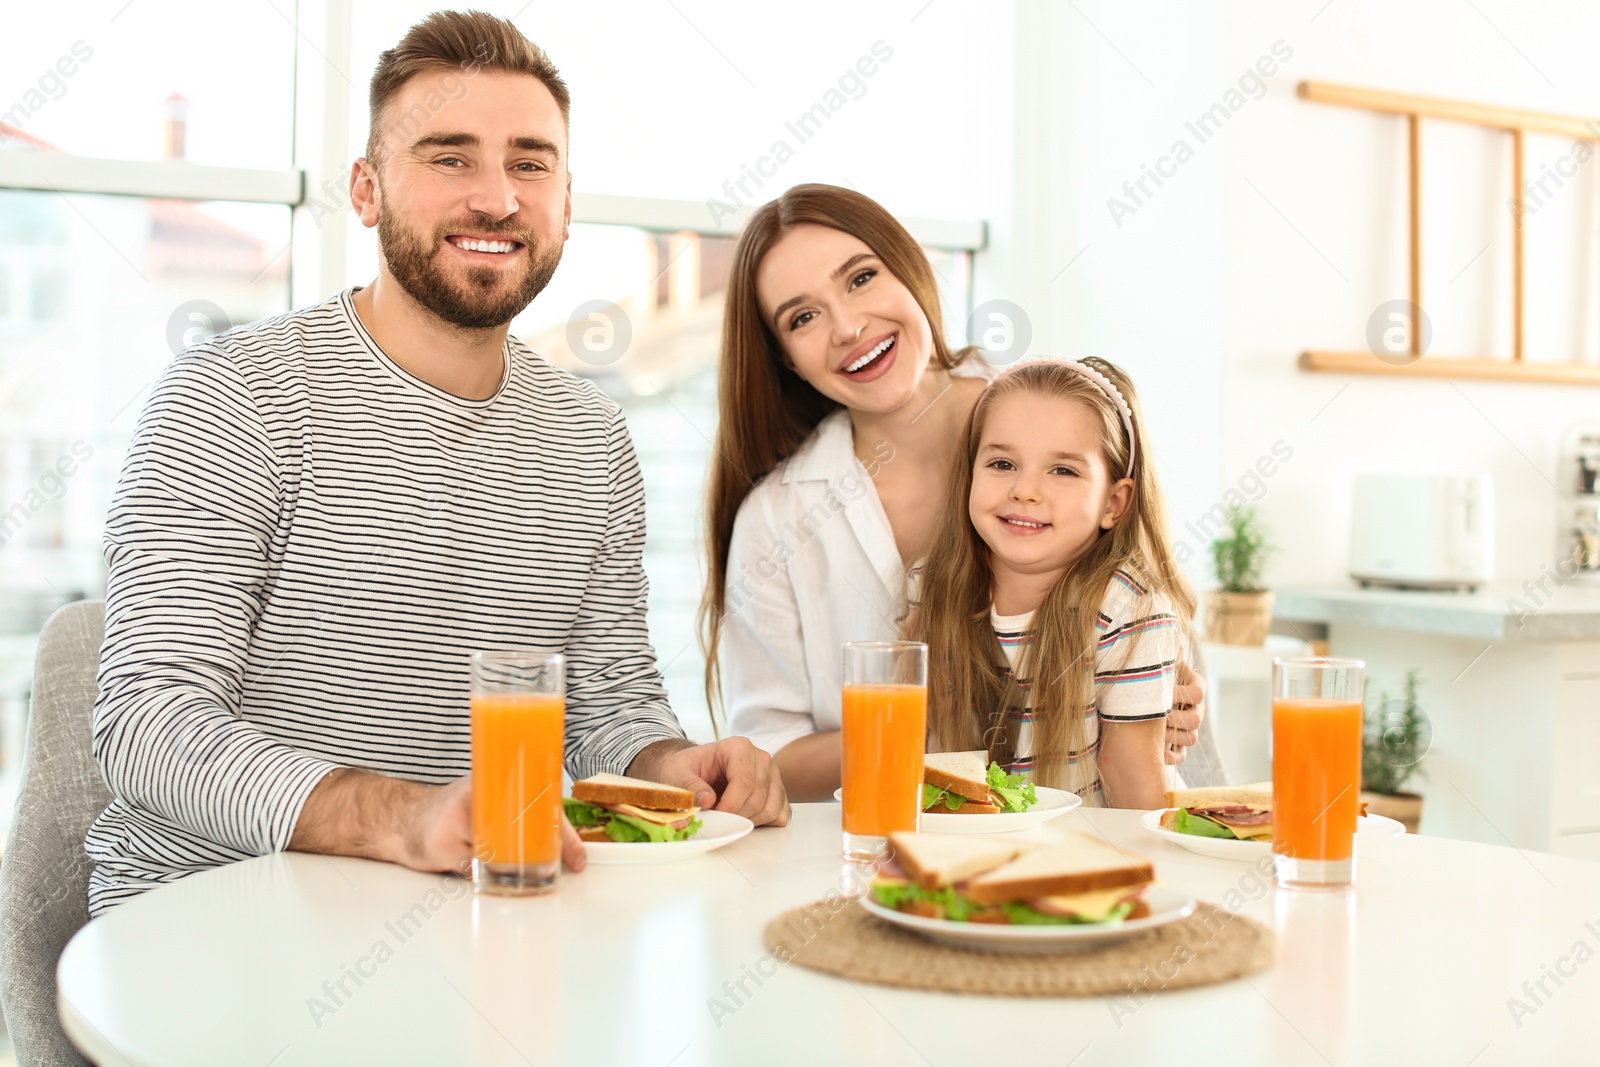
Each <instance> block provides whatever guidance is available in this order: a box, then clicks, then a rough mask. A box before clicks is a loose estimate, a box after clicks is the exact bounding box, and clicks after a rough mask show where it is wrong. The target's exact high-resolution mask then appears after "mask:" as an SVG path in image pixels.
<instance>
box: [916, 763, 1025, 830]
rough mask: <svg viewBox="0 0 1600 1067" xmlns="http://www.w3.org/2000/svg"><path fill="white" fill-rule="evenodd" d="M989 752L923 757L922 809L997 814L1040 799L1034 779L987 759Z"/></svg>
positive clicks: (935, 811)
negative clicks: (1002, 768) (1034, 788)
mask: <svg viewBox="0 0 1600 1067" xmlns="http://www.w3.org/2000/svg"><path fill="white" fill-rule="evenodd" d="M988 755H989V754H988V753H987V752H985V751H983V750H982V749H978V750H976V751H973V752H930V753H928V754H927V755H926V756H924V757H923V760H922V810H923V811H926V812H931V813H934V814H939V815H946V814H954V815H999V814H1001V813H1002V812H1005V813H1013V812H1018V811H1026V810H1027V809H1028V808H1029V807H1031V806H1032V805H1034V804H1037V803H1038V802H1039V797H1038V795H1037V794H1036V793H1035V792H1034V790H1033V783H1032V782H1030V781H1028V780H1027V778H1025V777H1024V776H1022V775H1020V774H1007V773H1006V772H1005V771H1003V770H1001V769H1000V764H998V763H989V764H988V769H987V770H986V769H985V767H984V764H985V763H986V762H987V759H988Z"/></svg>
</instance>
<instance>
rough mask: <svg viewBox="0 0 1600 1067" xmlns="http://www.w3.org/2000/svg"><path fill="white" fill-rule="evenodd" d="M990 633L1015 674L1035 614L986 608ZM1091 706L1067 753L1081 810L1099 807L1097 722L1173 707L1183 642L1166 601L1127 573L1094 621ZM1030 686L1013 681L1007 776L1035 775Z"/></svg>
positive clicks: (1155, 715) (1110, 586) (1070, 783)
mask: <svg viewBox="0 0 1600 1067" xmlns="http://www.w3.org/2000/svg"><path fill="white" fill-rule="evenodd" d="M989 621H990V623H991V625H992V626H993V627H994V632H995V638H996V640H998V641H999V642H1000V650H1001V651H1002V652H1004V653H1005V657H1006V663H1007V664H1008V665H1009V668H1010V670H1011V671H1013V672H1014V671H1016V669H1017V664H1018V663H1019V662H1020V661H1021V660H1022V653H1023V651H1024V650H1025V649H1027V648H1031V647H1032V646H1033V644H1034V641H1035V639H1036V637H1037V634H1036V631H1034V630H1033V628H1032V627H1033V612H1028V613H1026V614H1023V615H1001V614H999V613H997V612H995V611H994V609H993V608H992V607H991V609H990V613H989ZM1095 631H1096V633H1097V634H1098V637H1097V639H1096V644H1095V655H1094V700H1093V702H1092V703H1091V704H1090V705H1089V706H1088V707H1087V708H1085V709H1084V712H1083V747H1082V748H1080V749H1078V750H1076V751H1073V752H1069V753H1067V754H1066V762H1067V786H1066V788H1068V789H1070V790H1071V791H1072V792H1074V793H1077V794H1078V795H1079V796H1081V797H1083V798H1084V803H1086V804H1090V805H1095V806H1100V805H1103V804H1104V800H1103V798H1102V793H1101V789H1102V787H1101V782H1100V769H1099V759H1098V756H1099V751H1100V724H1101V723H1102V722H1139V721H1142V720H1145V719H1159V718H1164V717H1166V714H1167V712H1168V711H1169V710H1170V709H1171V708H1172V690H1173V686H1174V684H1175V682H1176V677H1177V675H1176V672H1177V661H1178V654H1179V648H1180V644H1181V641H1182V635H1181V631H1180V629H1179V626H1178V619H1177V616H1176V615H1174V614H1173V611H1172V604H1171V602H1170V601H1169V600H1168V599H1167V598H1166V597H1165V596H1162V595H1161V594H1159V593H1151V592H1149V591H1147V590H1146V589H1145V588H1144V586H1143V585H1141V584H1140V583H1138V582H1137V581H1135V580H1134V578H1133V576H1132V575H1130V574H1128V573H1127V572H1126V571H1121V570H1119V571H1117V572H1116V573H1115V574H1113V575H1112V578H1111V581H1110V582H1109V583H1107V586H1106V593H1105V596H1104V598H1103V599H1102V600H1101V602H1100V610H1099V614H1098V616H1097V617H1096V619H1095ZM1031 688H1032V679H1031V678H1022V679H1018V681H1017V694H1018V696H1019V697H1020V698H1021V699H1020V701H1019V704H1018V705H1017V706H1015V707H1012V708H1011V709H1009V715H1010V717H1011V720H1012V722H1013V724H1014V725H1015V727H1016V737H1017V746H1016V757H1015V759H1014V760H1013V761H1012V763H1011V766H1010V767H1008V768H1007V771H1008V772H1009V773H1011V774H1026V775H1028V776H1030V777H1031V776H1032V775H1033V772H1034V770H1035V768H1037V766H1038V763H1039V759H1038V755H1039V754H1038V753H1037V752H1036V751H1035V750H1034V745H1033V698H1032V693H1031Z"/></svg>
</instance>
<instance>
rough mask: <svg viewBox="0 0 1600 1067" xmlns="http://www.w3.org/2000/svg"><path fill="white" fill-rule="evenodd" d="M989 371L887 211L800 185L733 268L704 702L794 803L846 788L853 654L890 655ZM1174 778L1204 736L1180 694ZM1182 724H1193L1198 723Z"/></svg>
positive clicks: (1182, 690)
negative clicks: (862, 650)
mask: <svg viewBox="0 0 1600 1067" xmlns="http://www.w3.org/2000/svg"><path fill="white" fill-rule="evenodd" d="M992 374H993V371H992V370H991V369H990V368H989V365H988V364H987V363H985V362H984V361H983V359H982V358H981V357H980V356H979V355H978V354H977V350H976V349H974V348H966V349H962V350H960V351H952V350H951V349H950V348H949V347H948V346H947V345H946V344H945V341H944V333H943V328H942V324H941V321H940V314H939V298H938V289H937V287H936V286H935V284H934V278H933V269H932V267H931V266H930V265H929V263H928V260H927V257H926V256H925V255H924V253H923V251H922V249H921V247H920V246H918V245H917V243H916V241H915V240H913V239H912V237H911V235H910V234H909V233H907V232H906V230H905V228H904V227H903V226H901V225H900V224H899V223H898V222H896V221H895V219H894V217H893V216H891V215H890V214H889V213H888V212H887V211H885V210H884V209H883V207H881V206H880V205H879V204H877V203H876V202H875V201H873V200H871V199H869V198H867V197H865V196H862V195H861V194H859V193H856V192H852V191H850V190H848V189H840V188H837V187H834V186H828V185H800V186H796V187H795V188H793V189H790V190H789V191H788V192H787V193H784V194H783V195H782V196H781V197H779V198H778V199H777V200H775V201H773V202H772V203H769V204H767V205H765V206H763V207H762V208H760V209H759V210H758V211H757V212H756V213H755V214H754V215H753V216H752V217H751V220H750V222H749V224H748V225H747V226H746V227H745V230H744V233H743V234H742V235H741V236H740V238H739V244H738V248H737V249H736V250H735V252H734V261H733V268H732V275H731V277H730V279H729V283H728V295H727V306H726V313H725V315H724V319H723V327H722V364H721V370H720V379H719V383H718V405H719V409H720V421H719V424H718V428H717V440H716V448H715V451H714V455H713V457H712V468H711V477H710V482H709V500H708V510H707V523H706V534H707V541H708V550H709V551H708V554H709V559H710V567H709V574H708V578H707V589H706V595H705V598H704V602H703V605H702V617H703V620H704V622H705V635H704V636H705V640H706V649H707V657H706V695H707V699H708V700H711V701H712V702H713V706H714V705H715V702H716V700H717V698H718V696H719V695H720V690H721V689H722V686H723V684H724V683H725V684H726V688H727V698H728V699H727V702H726V706H727V709H728V718H729V725H730V728H731V729H732V731H733V732H734V733H738V734H744V735H746V736H748V737H750V739H751V740H752V741H753V742H754V743H755V744H756V745H757V746H759V747H761V748H764V749H766V750H767V751H768V752H770V753H772V755H773V757H774V761H775V763H776V765H777V767H778V769H779V772H780V774H781V775H782V776H783V781H784V784H785V786H786V787H787V788H788V791H789V796H790V799H792V800H795V801H805V800H821V799H825V798H827V797H829V796H831V795H832V793H833V791H834V789H836V788H837V787H838V785H839V781H840V769H839V760H840V744H839V727H840V720H839V709H840V696H839V687H840V683H841V659H842V657H841V654H840V646H841V645H842V644H843V643H844V642H845V641H857V640H891V639H893V638H894V637H895V636H896V633H897V630H898V621H899V619H900V616H901V607H900V597H901V593H902V589H903V584H904V574H905V561H908V560H916V559H917V558H919V557H920V556H921V555H922V553H923V551H924V550H925V547H926V545H927V543H928V540H929V537H930V535H931V533H932V530H933V524H934V521H935V519H936V517H937V513H938V509H939V506H940V503H941V502H942V500H943V499H944V497H945V495H946V492H947V489H948V486H949V484H950V478H951V476H952V471H953V470H954V465H955V463H956V462H957V460H958V455H959V452H960V448H961V440H962V436H963V429H964V427H965V426H966V422H967V417H968V415H969V414H970V413H971V411H972V407H973V405H974V404H975V403H976V402H977V399H978V395H979V394H980V393H981V392H982V391H983V386H984V384H985V382H986V381H987V380H988V378H989V377H991V376H992ZM1180 681H1181V682H1184V683H1186V684H1181V685H1179V687H1178V690H1177V703H1178V706H1179V708H1180V709H1184V710H1181V711H1179V712H1177V713H1175V714H1174V715H1172V716H1170V717H1169V719H1168V727H1169V729H1168V742H1169V744H1168V761H1169V762H1174V763H1176V762H1181V760H1182V759H1183V752H1184V751H1185V746H1187V745H1192V744H1193V743H1194V742H1195V740H1196V737H1197V733H1198V730H1199V726H1200V722H1201V719H1202V718H1203V714H1204V712H1203V709H1202V708H1201V706H1200V704H1201V698H1202V692H1201V688H1200V686H1199V685H1198V679H1197V678H1195V677H1194V676H1193V675H1192V673H1189V674H1186V675H1185V676H1184V677H1183V678H1181V679H1180ZM1189 705H1193V707H1190V706H1189Z"/></svg>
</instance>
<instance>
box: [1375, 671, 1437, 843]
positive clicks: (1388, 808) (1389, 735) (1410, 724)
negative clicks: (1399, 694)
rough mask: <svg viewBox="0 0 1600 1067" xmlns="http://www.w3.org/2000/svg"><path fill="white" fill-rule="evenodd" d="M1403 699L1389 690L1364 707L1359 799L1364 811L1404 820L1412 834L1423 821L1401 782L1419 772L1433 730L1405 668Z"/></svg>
mask: <svg viewBox="0 0 1600 1067" xmlns="http://www.w3.org/2000/svg"><path fill="white" fill-rule="evenodd" d="M1405 693H1406V695H1405V699H1404V700H1390V699H1389V694H1388V693H1382V694H1380V695H1379V697H1378V705H1377V706H1376V707H1371V706H1369V707H1368V708H1367V713H1366V722H1365V724H1364V729H1363V731H1362V737H1361V799H1362V800H1364V801H1366V802H1367V811H1368V812H1370V813H1371V814H1374V815H1386V816H1388V817H1389V818H1391V819H1396V820H1398V821H1400V822H1403V823H1405V826H1406V832H1407V833H1413V834H1414V833H1416V832H1417V827H1418V825H1419V824H1420V823H1421V822H1422V797H1421V796H1420V795H1419V794H1417V793H1408V792H1406V791H1405V788H1404V787H1405V784H1406V782H1408V781H1409V780H1410V779H1411V777H1412V776H1413V775H1415V774H1420V773H1421V772H1422V757H1423V756H1425V755H1427V753H1428V743H1429V741H1430V740H1431V739H1432V729H1431V727H1430V725H1429V723H1428V717H1427V716H1426V715H1424V714H1423V712H1422V709H1421V708H1420V707H1419V706H1418V705H1417V672H1416V671H1415V670H1409V671H1407V672H1406V681H1405Z"/></svg>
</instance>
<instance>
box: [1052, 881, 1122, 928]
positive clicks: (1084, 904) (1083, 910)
mask: <svg viewBox="0 0 1600 1067" xmlns="http://www.w3.org/2000/svg"><path fill="white" fill-rule="evenodd" d="M1142 889H1144V886H1142V885H1141V886H1126V885H1125V886H1122V887H1121V888H1119V889H1096V890H1092V891H1090V892H1088V893H1068V894H1065V895H1063V896H1055V897H1036V898H1034V899H1033V900H1030V901H1028V902H1027V903H1028V905H1029V906H1030V907H1032V908H1033V910H1035V911H1041V912H1044V913H1045V914H1046V915H1050V914H1071V915H1076V916H1078V917H1079V918H1082V919H1087V920H1088V921H1089V922H1100V921H1101V920H1103V919H1105V918H1106V916H1108V915H1110V914H1111V912H1112V910H1113V909H1114V908H1115V907H1116V906H1117V905H1118V904H1121V903H1122V902H1123V901H1124V900H1127V899H1128V898H1129V897H1132V896H1137V895H1138V893H1139V891H1140V890H1142Z"/></svg>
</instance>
